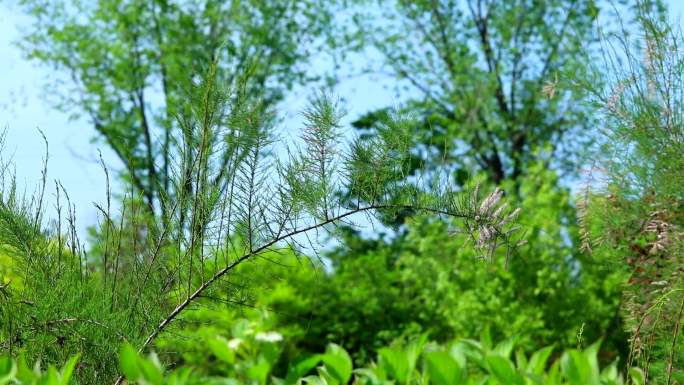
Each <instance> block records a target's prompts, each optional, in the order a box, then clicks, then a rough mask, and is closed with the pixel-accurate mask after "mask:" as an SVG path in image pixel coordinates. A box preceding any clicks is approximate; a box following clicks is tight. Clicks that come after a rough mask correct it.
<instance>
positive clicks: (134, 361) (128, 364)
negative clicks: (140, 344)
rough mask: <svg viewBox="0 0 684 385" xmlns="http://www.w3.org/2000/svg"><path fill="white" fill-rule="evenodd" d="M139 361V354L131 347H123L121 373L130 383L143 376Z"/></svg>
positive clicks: (120, 356)
mask: <svg viewBox="0 0 684 385" xmlns="http://www.w3.org/2000/svg"><path fill="white" fill-rule="evenodd" d="M139 359H140V357H139V355H138V352H137V351H136V350H135V348H133V347H132V346H131V345H129V344H125V345H124V346H123V347H121V352H119V366H120V367H121V372H122V373H123V374H124V376H126V378H127V379H128V380H130V381H137V380H138V379H139V378H140V377H141V375H142V373H141V371H140V368H139V365H138V360H139Z"/></svg>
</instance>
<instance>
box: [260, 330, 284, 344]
mask: <svg viewBox="0 0 684 385" xmlns="http://www.w3.org/2000/svg"><path fill="white" fill-rule="evenodd" d="M254 339H256V340H257V341H263V342H279V341H282V340H283V335H282V334H280V333H278V332H265V333H264V332H260V333H257V334H256V335H255V336H254Z"/></svg>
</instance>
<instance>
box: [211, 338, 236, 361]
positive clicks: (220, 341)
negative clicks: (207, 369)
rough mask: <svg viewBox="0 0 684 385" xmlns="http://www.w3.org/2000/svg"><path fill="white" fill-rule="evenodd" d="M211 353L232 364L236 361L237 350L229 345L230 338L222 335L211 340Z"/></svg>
mask: <svg viewBox="0 0 684 385" xmlns="http://www.w3.org/2000/svg"><path fill="white" fill-rule="evenodd" d="M209 349H210V350H211V353H212V354H213V355H214V356H216V358H218V359H219V360H221V361H223V362H226V363H229V364H232V363H233V362H234V361H235V351H234V350H233V349H231V348H230V347H229V346H228V340H226V339H225V338H223V337H221V336H216V338H214V339H211V340H209Z"/></svg>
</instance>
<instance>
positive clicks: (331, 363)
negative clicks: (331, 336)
mask: <svg viewBox="0 0 684 385" xmlns="http://www.w3.org/2000/svg"><path fill="white" fill-rule="evenodd" d="M321 361H323V364H324V365H325V367H326V368H327V369H328V372H329V373H330V374H331V375H332V376H333V377H335V379H336V380H337V381H338V382H339V383H340V384H346V383H347V382H349V379H350V378H351V375H352V369H353V368H354V367H353V365H352V360H351V357H349V353H347V351H346V350H344V348H342V347H341V346H339V345H336V344H329V345H328V347H327V348H326V349H325V354H323V355H322V356H321Z"/></svg>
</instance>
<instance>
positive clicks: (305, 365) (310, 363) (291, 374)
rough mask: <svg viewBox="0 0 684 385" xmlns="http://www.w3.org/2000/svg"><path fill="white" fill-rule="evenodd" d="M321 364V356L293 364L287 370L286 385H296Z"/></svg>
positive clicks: (313, 356) (316, 355)
mask: <svg viewBox="0 0 684 385" xmlns="http://www.w3.org/2000/svg"><path fill="white" fill-rule="evenodd" d="M319 362H321V355H319V354H315V355H312V356H306V357H303V358H300V359H298V360H296V361H295V362H293V363H291V364H290V366H288V368H287V376H286V377H285V381H284V385H294V384H296V383H297V381H298V380H299V379H300V378H302V377H303V376H304V375H306V374H307V373H309V372H310V371H311V370H312V369H313V368H315V367H316V365H318V363H319Z"/></svg>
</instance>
